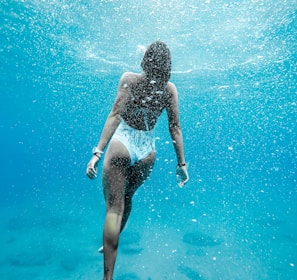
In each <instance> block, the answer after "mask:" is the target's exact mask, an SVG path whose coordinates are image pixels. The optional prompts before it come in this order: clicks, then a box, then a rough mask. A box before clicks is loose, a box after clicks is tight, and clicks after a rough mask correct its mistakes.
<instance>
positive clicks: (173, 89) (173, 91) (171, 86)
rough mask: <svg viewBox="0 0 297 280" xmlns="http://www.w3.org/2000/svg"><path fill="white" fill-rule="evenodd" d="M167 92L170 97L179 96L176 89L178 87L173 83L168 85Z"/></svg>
mask: <svg viewBox="0 0 297 280" xmlns="http://www.w3.org/2000/svg"><path fill="white" fill-rule="evenodd" d="M167 92H168V93H169V94H170V95H176V94H177V89H176V86H175V84H174V83H172V82H168V83H167Z"/></svg>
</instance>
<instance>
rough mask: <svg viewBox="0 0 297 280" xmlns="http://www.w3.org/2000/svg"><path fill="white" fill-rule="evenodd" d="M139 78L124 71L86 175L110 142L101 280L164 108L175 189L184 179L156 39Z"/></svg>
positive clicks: (172, 99) (171, 95)
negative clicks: (174, 164) (173, 157)
mask: <svg viewBox="0 0 297 280" xmlns="http://www.w3.org/2000/svg"><path fill="white" fill-rule="evenodd" d="M141 67H142V69H143V74H135V73H124V74H123V76H122V77H121V79H120V82H119V88H118V94H117V97H116V99H115V102H114V105H113V107H112V110H111V112H110V114H109V115H108V117H107V120H106V123H105V126H104V128H103V131H102V135H101V138H100V141H99V143H98V145H97V147H95V148H93V156H92V158H91V160H90V162H89V163H88V165H87V176H88V177H89V178H91V179H93V178H95V177H96V175H97V164H98V162H99V160H100V159H101V157H102V155H103V151H104V149H105V147H106V146H107V144H108V143H109V146H108V149H107V151H106V155H105V157H104V163H103V175H102V185H103V192H104V196H105V200H106V217H105V225H104V231H103V246H104V279H112V275H113V270H114V265H115V260H116V256H117V248H118V241H119V235H120V232H121V231H122V230H123V228H124V226H125V224H126V222H127V220H128V218H129V215H130V212H131V208H132V197H133V194H134V193H135V192H136V190H137V189H138V188H139V187H140V186H141V185H142V183H143V182H144V181H145V180H146V179H147V178H148V176H149V175H150V173H151V170H152V168H153V165H154V162H155V157H156V151H155V138H154V135H153V130H154V126H155V124H156V122H157V120H158V117H159V116H160V115H161V113H162V111H163V110H164V109H166V111H167V115H168V123H169V131H170V135H171V138H172V142H173V145H174V149H175V153H176V157H177V169H176V175H177V179H178V182H179V186H180V187H182V186H183V185H184V184H185V183H187V181H188V180H189V176H188V171H187V166H186V163H185V157H184V147H183V138H182V131H181V128H180V124H179V116H178V102H177V90H176V87H175V85H174V84H173V83H170V82H169V78H170V74H171V55H170V51H169V49H168V48H167V46H166V45H165V44H164V43H163V42H160V41H157V42H154V43H152V44H151V45H150V46H149V47H148V49H147V50H146V52H145V55H144V57H143V60H142V63H141Z"/></svg>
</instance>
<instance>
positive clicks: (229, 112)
mask: <svg viewBox="0 0 297 280" xmlns="http://www.w3.org/2000/svg"><path fill="white" fill-rule="evenodd" d="M296 7H297V1H293V0H292V1H284V0H282V1H280V0H276V1H264V0H250V1H247V0H241V1H239V0H238V1H235V0H234V1H227V0H226V1H221V0H217V1H214V0H203V1H197V0H196V1H194V0H191V1H185V0H184V1H180V0H179V1H163V0H162V1H161V0H159V1H144V0H143V1H132V0H128V1H107V0H106V1H66V0H64V1H63V0H56V1H53V0H52V1H50V0H43V1H41V0H38V1H37V0H28V1H21V0H19V1H13V0H11V1H8V0H3V1H2V2H1V4H0V11H1V27H0V31H1V46H0V57H1V75H0V81H1V83H0V90H1V91H0V94H1V95H0V96H1V102H0V108H1V110H0V118H1V123H0V131H1V138H0V146H1V159H2V160H1V163H0V165H1V166H0V167H1V169H0V170H1V197H0V200H1V204H0V208H1V212H0V213H1V224H0V226H1V228H0V235H1V238H0V242H1V253H0V278H1V279H24V280H27V279H30V280H31V279H55V280H58V279H101V277H102V267H103V266H102V261H103V260H102V255H100V254H98V253H97V249H98V247H99V246H100V245H101V232H102V225H103V218H104V200H103V197H102V192H101V182H100V179H98V180H96V181H90V180H88V179H87V177H86V176H85V168H86V164H87V162H88V160H89V158H90V154H91V152H90V151H91V148H92V147H93V145H94V144H95V143H97V140H98V137H99V135H100V132H101V129H102V126H103V124H104V121H105V118H106V116H107V114H108V112H109V110H110V107H111V105H112V103H113V100H114V97H115V94H116V90H117V83H118V80H119V78H120V76H121V74H122V73H123V72H124V71H134V72H139V71H140V70H141V69H140V66H139V64H140V61H141V58H142V55H143V49H144V46H147V45H148V44H149V43H151V42H152V41H154V40H156V39H161V40H163V41H165V42H166V43H167V45H168V46H169V48H170V49H171V51H172V57H173V74H172V82H174V83H175V84H176V86H177V88H178V91H179V103H180V104H179V107H180V118H181V124H182V127H183V133H184V142H185V153H186V158H187V162H188V164H189V173H190V176H191V181H190V182H189V183H188V184H187V186H186V187H185V188H184V189H180V188H178V187H177V186H176V182H175V174H174V172H175V166H176V160H175V154H174V152H173V148H172V145H171V144H170V137H169V133H168V131H167V123H166V115H165V114H163V115H162V116H161V119H160V121H159V123H158V125H157V127H156V134H157V137H158V138H157V149H158V154H157V162H156V165H155V168H154V170H153V173H152V175H151V177H150V178H149V180H148V181H147V182H146V183H145V184H144V186H143V187H142V188H141V189H140V190H139V192H138V193H137V194H136V196H135V198H134V208H133V212H132V215H131V220H130V221H129V222H128V225H127V228H126V230H125V231H124V233H123V235H122V237H121V241H120V247H119V256H118V260H117V264H116V268H115V278H114V279H120V280H122V279H127V280H131V279H141V280H142V279H144V280H148V279H152V280H155V279H157V280H159V279H179V280H183V279H228V280H229V279H240V280H245V279H246V280H250V279H296V277H297V206H296V201H297V183H296V181H297V176H296V169H297V146H296V140H297V135H296V133H297V127H296V119H297V83H296V81H297V77H296V73H297V69H296V68H297V67H296V57H297V56H296V55H297V54H296V49H297V44H296V43H297V39H296V38H297V29H296V17H297V14H296Z"/></svg>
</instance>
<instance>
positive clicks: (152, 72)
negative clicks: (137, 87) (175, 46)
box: [141, 41, 171, 82]
mask: <svg viewBox="0 0 297 280" xmlns="http://www.w3.org/2000/svg"><path fill="white" fill-rule="evenodd" d="M141 67H142V69H143V71H144V73H145V74H146V76H147V77H148V78H149V79H150V80H156V82H168V81H169V79H170V75H171V54H170V50H169V49H168V47H167V46H166V44H165V43H163V42H161V41H156V42H154V43H152V44H151V45H149V46H148V48H147V50H146V52H145V54H144V56H143V59H142V62H141Z"/></svg>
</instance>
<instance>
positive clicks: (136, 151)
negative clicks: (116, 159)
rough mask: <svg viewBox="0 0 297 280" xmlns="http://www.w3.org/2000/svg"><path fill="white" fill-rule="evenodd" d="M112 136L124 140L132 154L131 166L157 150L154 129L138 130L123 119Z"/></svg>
mask: <svg viewBox="0 0 297 280" xmlns="http://www.w3.org/2000/svg"><path fill="white" fill-rule="evenodd" d="M112 138H115V139H117V140H118V141H120V142H122V143H123V145H124V146H125V147H126V149H127V150H128V152H129V155H130V159H131V166H132V165H134V164H135V163H136V162H138V161H140V160H142V159H144V158H146V157H147V156H148V155H149V154H150V153H151V152H153V151H155V150H156V146H155V136H154V129H152V130H138V129H136V128H133V127H131V126H129V125H128V124H127V123H126V122H125V121H124V120H123V119H122V120H121V122H120V124H119V126H118V127H117V129H116V131H115V133H114V135H113V137H112Z"/></svg>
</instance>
